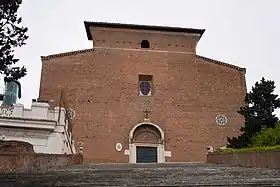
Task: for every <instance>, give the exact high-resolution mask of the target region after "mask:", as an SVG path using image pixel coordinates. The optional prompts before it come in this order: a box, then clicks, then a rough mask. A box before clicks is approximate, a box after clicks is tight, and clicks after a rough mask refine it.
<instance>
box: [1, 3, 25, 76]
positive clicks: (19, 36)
mask: <svg viewBox="0 0 280 187" xmlns="http://www.w3.org/2000/svg"><path fill="white" fill-rule="evenodd" d="M0 1H1V3H0V74H2V75H4V76H5V79H4V80H5V81H11V80H18V79H20V78H22V77H24V76H25V75H26V72H27V71H26V68H25V67H24V66H23V67H15V66H14V65H15V64H16V63H17V62H18V61H19V59H17V58H15V56H14V49H15V48H16V47H21V46H23V45H25V44H26V43H25V41H26V40H27V38H28V36H27V35H26V32H27V27H23V26H22V25H21V23H22V18H21V17H19V16H18V15H17V11H18V8H19V6H20V5H21V3H22V2H21V0H4V1H3V0H0Z"/></svg>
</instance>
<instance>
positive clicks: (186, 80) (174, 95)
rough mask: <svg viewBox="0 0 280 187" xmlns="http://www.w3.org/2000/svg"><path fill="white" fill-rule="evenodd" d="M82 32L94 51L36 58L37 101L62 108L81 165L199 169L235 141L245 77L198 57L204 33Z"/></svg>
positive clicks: (102, 26) (135, 28)
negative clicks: (210, 151)
mask: <svg viewBox="0 0 280 187" xmlns="http://www.w3.org/2000/svg"><path fill="white" fill-rule="evenodd" d="M84 24H85V30H86V34H87V37H88V40H90V41H92V48H90V49H84V50H79V51H72V52H66V53H60V54H54V55H49V56H43V57H41V59H42V64H43V65H42V75H41V86H40V94H39V99H41V100H48V101H52V103H54V105H56V106H57V105H59V104H60V103H61V98H63V100H64V102H66V103H67V105H68V106H67V108H68V109H69V110H71V111H72V114H71V116H73V119H72V124H73V135H74V138H75V142H78V144H79V145H83V154H84V160H85V162H87V163H150V162H156V163H163V162H196V161H205V160H206V153H207V150H206V149H207V147H208V146H212V147H213V148H214V149H217V148H220V147H222V146H225V145H226V143H227V136H229V137H232V136H237V135H238V134H239V129H240V127H241V126H242V125H243V123H244V122H243V121H244V119H243V118H242V116H241V115H239V114H238V113H237V111H238V109H239V108H240V107H241V106H242V105H243V104H244V97H245V94H246V81H245V69H244V68H241V67H237V66H235V65H231V64H228V63H224V62H220V61H217V60H213V59H209V58H206V57H203V56H200V55H198V54H197V53H196V47H197V44H198V42H199V40H200V39H201V37H202V35H203V33H204V32H205V30H202V29H192V28H178V27H162V26H147V25H133V24H119V23H104V22H85V23H84ZM61 42H63V41H61ZM213 45H214V44H213ZM61 93H63V94H61ZM73 112H74V113H75V114H73Z"/></svg>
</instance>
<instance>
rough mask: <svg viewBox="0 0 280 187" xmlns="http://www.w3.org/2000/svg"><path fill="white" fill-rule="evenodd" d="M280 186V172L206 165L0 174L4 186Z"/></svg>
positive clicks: (89, 167) (114, 166)
mask: <svg viewBox="0 0 280 187" xmlns="http://www.w3.org/2000/svg"><path fill="white" fill-rule="evenodd" d="M256 185H257V186H276V185H277V186H280V170H277V169H260V168H242V167H229V166H223V165H211V164H205V163H168V164H85V165H78V166H73V167H69V168H64V169H52V170H49V171H45V172H35V173H9V174H1V175H0V187H3V186H32V187H33V186H34V187H35V186H256Z"/></svg>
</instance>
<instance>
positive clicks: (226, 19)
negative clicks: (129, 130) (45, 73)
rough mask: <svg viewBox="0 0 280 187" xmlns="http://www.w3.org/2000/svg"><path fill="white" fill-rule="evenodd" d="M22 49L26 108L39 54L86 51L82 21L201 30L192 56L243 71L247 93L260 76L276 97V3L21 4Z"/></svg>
mask: <svg viewBox="0 0 280 187" xmlns="http://www.w3.org/2000/svg"><path fill="white" fill-rule="evenodd" d="M20 15H21V16H22V18H23V21H24V24H25V25H26V26H28V28H29V31H28V35H29V36H30V37H29V39H28V40H27V45H26V46H24V47H23V48H21V49H19V50H17V53H16V54H17V56H18V57H19V58H20V61H21V64H24V65H25V66H26V67H27V69H28V75H27V76H26V77H25V78H23V79H21V82H22V90H23V94H22V95H23V98H22V99H21V100H20V102H21V103H23V104H25V106H27V107H30V104H31V99H32V98H37V97H38V92H39V84H40V74H41V60H40V56H42V55H43V56H44V55H50V54H54V53H61V52H67V51H73V50H80V49H85V48H91V47H92V44H91V42H90V41H88V40H87V37H86V32H85V28H84V23H83V22H84V21H106V22H119V23H133V24H146V25H161V26H180V27H192V28H199V29H206V32H205V34H204V35H203V37H202V38H201V40H200V42H199V45H198V49H197V53H198V54H199V55H203V56H206V57H210V58H214V59H216V60H221V61H225V62H228V63H231V64H234V65H238V66H241V67H245V68H247V74H246V79H247V89H248V90H250V89H251V87H252V85H253V84H254V83H255V82H256V81H258V80H260V79H261V77H262V76H263V77H265V78H267V79H272V80H274V81H275V82H276V86H277V88H276V92H277V93H280V76H279V68H278V67H280V65H278V63H279V62H280V60H279V56H278V54H279V52H280V48H279V45H280V35H279V33H280V1H279V0H246V1H245V0H211V1H210V0H172V1H170V0H153V1H151V0H141V1H133V0H118V1H116V0H100V1H97V0H79V1H77V0H44V1H43V0H39V1H38V0H23V4H22V6H21V8H20Z"/></svg>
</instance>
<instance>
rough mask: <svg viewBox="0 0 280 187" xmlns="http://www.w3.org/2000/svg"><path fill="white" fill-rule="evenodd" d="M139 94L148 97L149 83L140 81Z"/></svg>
mask: <svg viewBox="0 0 280 187" xmlns="http://www.w3.org/2000/svg"><path fill="white" fill-rule="evenodd" d="M140 92H141V94H142V95H149V94H150V92H151V83H150V82H149V81H141V82H140Z"/></svg>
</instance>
